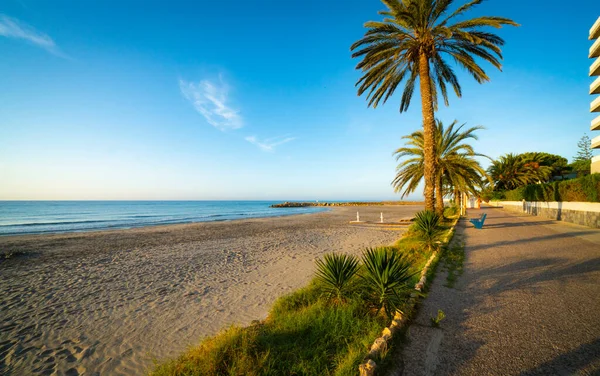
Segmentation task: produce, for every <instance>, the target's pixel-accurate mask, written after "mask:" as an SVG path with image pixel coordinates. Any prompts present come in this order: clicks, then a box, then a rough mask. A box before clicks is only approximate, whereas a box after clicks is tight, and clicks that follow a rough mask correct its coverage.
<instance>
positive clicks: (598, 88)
mask: <svg viewBox="0 0 600 376" xmlns="http://www.w3.org/2000/svg"><path fill="white" fill-rule="evenodd" d="M598 40H600V39H598ZM591 94H600V77H598V78H596V79H595V80H594V82H592V84H591V85H590V95H591Z"/></svg>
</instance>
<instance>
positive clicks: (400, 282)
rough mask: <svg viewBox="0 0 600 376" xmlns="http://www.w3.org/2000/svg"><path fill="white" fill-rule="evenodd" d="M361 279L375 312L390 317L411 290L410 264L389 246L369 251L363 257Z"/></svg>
mask: <svg viewBox="0 0 600 376" xmlns="http://www.w3.org/2000/svg"><path fill="white" fill-rule="evenodd" d="M362 262H363V265H364V268H365V274H364V275H363V276H362V277H363V278H364V280H365V282H366V286H367V289H368V290H369V291H370V293H371V297H372V299H373V304H374V305H375V307H376V308H377V310H378V313H385V314H386V315H387V316H388V317H392V315H393V313H394V312H395V311H396V310H397V309H399V308H400V306H401V305H402V303H403V302H404V299H405V298H406V296H407V294H408V293H409V291H410V290H411V288H410V286H409V281H410V279H411V277H412V276H413V275H414V273H412V270H411V264H410V262H409V261H408V260H407V259H405V258H404V257H402V256H401V254H399V253H398V252H395V251H394V250H393V249H391V248H389V247H379V248H375V249H373V248H368V249H366V250H365V252H364V253H363V256H362Z"/></svg>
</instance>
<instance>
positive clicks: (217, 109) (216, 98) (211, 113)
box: [179, 77, 244, 131]
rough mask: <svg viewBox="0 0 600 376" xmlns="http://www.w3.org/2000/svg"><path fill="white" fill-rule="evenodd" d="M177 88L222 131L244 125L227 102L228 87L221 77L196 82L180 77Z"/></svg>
mask: <svg viewBox="0 0 600 376" xmlns="http://www.w3.org/2000/svg"><path fill="white" fill-rule="evenodd" d="M179 89H180V90H181V94H183V96H184V97H185V98H186V99H187V100H188V101H190V102H191V103H192V104H193V105H194V108H195V109H196V111H198V112H199V113H200V114H202V116H204V118H205V119H206V121H208V123H209V124H210V125H212V126H214V127H216V128H218V129H220V130H222V131H224V130H228V129H238V128H241V127H242V126H243V125H244V121H243V119H242V117H241V116H240V114H239V111H238V110H235V109H233V108H232V107H230V105H229V103H228V102H229V87H228V86H227V84H226V83H225V82H224V81H223V79H222V77H219V80H218V81H210V80H202V81H200V82H198V83H193V82H188V81H185V80H181V79H180V80H179Z"/></svg>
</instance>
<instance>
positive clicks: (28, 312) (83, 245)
mask: <svg viewBox="0 0 600 376" xmlns="http://www.w3.org/2000/svg"><path fill="white" fill-rule="evenodd" d="M420 209H421V207H420V206H373V207H360V208H356V207H340V208H334V209H332V210H331V211H328V212H323V213H317V214H307V215H294V216H289V217H277V218H261V219H250V220H239V221H230V222H206V223H196V224H185V225H171V226H160V227H146V228H140V229H131V230H116V231H103V232H88V233H69V234H56V235H30V236H10V237H0V251H3V252H5V251H6V250H9V251H12V252H21V251H23V252H26V253H27V254H26V255H25V256H18V257H15V258H12V259H9V260H6V261H2V262H1V263H0V291H2V295H1V296H0V374H14V375H23V374H59V375H61V374H65V375H82V374H85V375H96V374H102V375H104V374H111V375H115V374H125V375H139V374H144V373H146V372H148V370H150V369H151V368H152V365H153V360H154V359H158V360H161V359H165V358H170V357H175V356H177V355H178V354H179V353H181V352H182V351H184V350H185V349H186V348H187V347H188V346H190V345H195V344H197V343H198V342H199V341H200V340H201V339H202V338H203V337H205V336H207V335H211V334H214V333H216V332H217V331H219V330H220V329H222V328H224V327H227V326H228V325H231V324H239V325H246V324H249V323H250V322H251V321H252V320H260V319H264V318H265V317H266V315H267V313H268V310H269V308H270V306H271V304H272V303H273V302H274V300H275V299H276V298H277V297H279V296H281V295H283V294H285V293H288V292H290V291H292V290H294V289H296V288H299V287H302V286H303V285H305V284H306V283H307V282H308V281H309V280H310V279H311V277H312V274H313V271H314V260H315V259H316V258H318V257H320V256H321V255H323V254H324V253H328V252H333V251H343V252H348V253H353V254H359V253H360V251H361V250H362V249H364V248H365V247H368V246H377V245H384V244H389V243H391V242H393V241H395V240H396V239H397V238H398V237H399V236H400V235H401V233H402V232H403V231H404V230H403V229H402V228H399V227H394V228H389V227H382V226H375V225H351V224H349V223H348V221H349V220H352V219H355V217H356V211H357V210H360V213H361V220H367V221H378V220H379V213H380V212H383V213H384V217H385V220H386V221H394V220H399V219H401V218H404V217H407V216H411V215H412V214H414V213H415V212H416V211H418V210H420Z"/></svg>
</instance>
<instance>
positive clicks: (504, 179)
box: [488, 153, 552, 190]
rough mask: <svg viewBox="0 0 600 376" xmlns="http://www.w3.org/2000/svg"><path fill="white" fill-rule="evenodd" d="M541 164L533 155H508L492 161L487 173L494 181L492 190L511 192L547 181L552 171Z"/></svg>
mask: <svg viewBox="0 0 600 376" xmlns="http://www.w3.org/2000/svg"><path fill="white" fill-rule="evenodd" d="M541 163H543V161H541V160H540V159H539V158H537V159H536V155H535V154H533V155H531V154H513V153H509V154H506V155H502V156H500V158H498V159H497V160H495V161H492V165H491V166H490V167H489V169H488V173H489V174H490V177H491V178H492V180H493V181H494V189H496V190H503V189H508V190H511V189H515V188H519V187H522V186H525V185H528V184H535V183H539V182H543V181H545V180H547V179H548V175H549V174H550V173H551V170H552V169H551V167H548V166H543V165H541Z"/></svg>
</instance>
